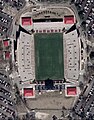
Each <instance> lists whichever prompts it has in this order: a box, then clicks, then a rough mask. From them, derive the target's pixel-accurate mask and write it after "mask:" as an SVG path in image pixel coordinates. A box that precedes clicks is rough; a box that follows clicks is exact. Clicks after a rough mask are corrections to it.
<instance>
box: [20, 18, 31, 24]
mask: <svg viewBox="0 0 94 120" xmlns="http://www.w3.org/2000/svg"><path fill="white" fill-rule="evenodd" d="M22 25H32V19H31V17H22Z"/></svg>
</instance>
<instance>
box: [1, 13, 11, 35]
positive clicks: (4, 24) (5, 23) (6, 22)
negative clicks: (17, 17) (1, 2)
mask: <svg viewBox="0 0 94 120" xmlns="http://www.w3.org/2000/svg"><path fill="white" fill-rule="evenodd" d="M12 19H13V18H12V16H10V15H8V14H6V13H4V12H3V11H0V34H1V35H0V36H7V35H8V34H9V31H10V29H9V28H10V26H11V24H12Z"/></svg>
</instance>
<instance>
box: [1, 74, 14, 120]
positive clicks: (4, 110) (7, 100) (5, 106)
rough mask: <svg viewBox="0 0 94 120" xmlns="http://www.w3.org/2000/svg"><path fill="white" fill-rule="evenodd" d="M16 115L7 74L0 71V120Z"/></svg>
mask: <svg viewBox="0 0 94 120" xmlns="http://www.w3.org/2000/svg"><path fill="white" fill-rule="evenodd" d="M15 116H16V109H15V104H14V101H13V95H12V88H11V84H10V81H9V78H8V76H7V75H5V74H3V73H0V120H7V119H8V118H10V117H11V118H12V119H13V120H14V118H15Z"/></svg>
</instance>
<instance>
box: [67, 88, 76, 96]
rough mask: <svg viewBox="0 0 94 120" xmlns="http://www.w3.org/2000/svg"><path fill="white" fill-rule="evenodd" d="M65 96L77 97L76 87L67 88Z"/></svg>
mask: <svg viewBox="0 0 94 120" xmlns="http://www.w3.org/2000/svg"><path fill="white" fill-rule="evenodd" d="M67 95H77V89H76V87H67Z"/></svg>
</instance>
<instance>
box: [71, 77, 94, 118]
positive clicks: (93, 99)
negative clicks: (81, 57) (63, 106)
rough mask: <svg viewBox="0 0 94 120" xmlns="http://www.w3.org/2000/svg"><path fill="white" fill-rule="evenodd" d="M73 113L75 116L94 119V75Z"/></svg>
mask: <svg viewBox="0 0 94 120" xmlns="http://www.w3.org/2000/svg"><path fill="white" fill-rule="evenodd" d="M73 113H75V118H77V117H78V118H84V119H85V120H86V119H87V118H91V119H90V120H93V119H94V76H91V77H90V79H89V81H88V85H87V86H86V88H85V89H84V91H83V92H82V93H81V95H80V96H79V98H78V100H77V101H76V103H75V105H74V108H73Z"/></svg>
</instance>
